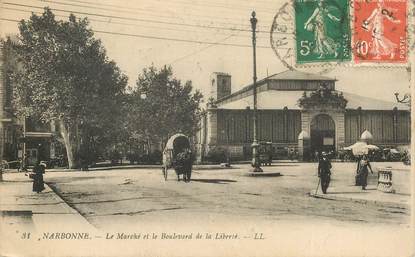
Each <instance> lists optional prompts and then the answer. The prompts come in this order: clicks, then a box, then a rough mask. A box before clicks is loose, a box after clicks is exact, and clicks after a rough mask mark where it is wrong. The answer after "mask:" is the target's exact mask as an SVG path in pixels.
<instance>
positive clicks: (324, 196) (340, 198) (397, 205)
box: [307, 190, 411, 210]
mask: <svg viewBox="0 0 415 257" xmlns="http://www.w3.org/2000/svg"><path fill="white" fill-rule="evenodd" d="M307 195H308V196H309V197H314V198H319V199H326V200H332V201H348V202H354V203H360V204H368V203H371V204H375V205H380V206H385V205H386V206H388V207H391V208H397V209H408V210H410V207H411V206H410V204H404V203H396V202H389V201H376V200H367V199H356V198H353V197H344V196H334V195H330V193H327V194H320V193H317V194H315V193H314V190H311V191H310V192H308V193H307Z"/></svg>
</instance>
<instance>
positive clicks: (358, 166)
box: [354, 156, 362, 186]
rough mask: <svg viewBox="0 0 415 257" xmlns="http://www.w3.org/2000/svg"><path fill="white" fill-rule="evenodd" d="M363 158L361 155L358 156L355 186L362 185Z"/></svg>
mask: <svg viewBox="0 0 415 257" xmlns="http://www.w3.org/2000/svg"><path fill="white" fill-rule="evenodd" d="M361 160H362V158H361V157H360V156H358V157H357V167H356V176H355V177H354V178H355V186H361V185H362V184H361V179H360V174H359V171H360V161H361Z"/></svg>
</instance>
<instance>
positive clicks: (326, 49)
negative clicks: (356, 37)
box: [294, 0, 351, 63]
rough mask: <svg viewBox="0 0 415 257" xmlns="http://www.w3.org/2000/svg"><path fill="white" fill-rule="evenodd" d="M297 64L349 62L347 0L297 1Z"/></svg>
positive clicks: (295, 6)
mask: <svg viewBox="0 0 415 257" xmlns="http://www.w3.org/2000/svg"><path fill="white" fill-rule="evenodd" d="M294 8H295V24H296V55H297V63H307V62H325V61H329V62H331V61H335V62H338V61H350V60H351V49H350V45H351V43H350V41H351V40H350V16H349V1H348V0H346V1H345V0H295V5H294Z"/></svg>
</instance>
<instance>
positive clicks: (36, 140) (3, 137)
mask: <svg viewBox="0 0 415 257" xmlns="http://www.w3.org/2000/svg"><path fill="white" fill-rule="evenodd" d="M9 40H11V41H9V42H8V43H5V41H1V42H0V120H1V123H0V142H1V143H0V145H1V146H0V155H1V156H2V160H4V161H7V162H8V163H10V166H17V165H19V163H18V161H19V160H22V159H23V158H26V164H28V165H34V164H35V162H36V160H37V159H39V160H42V161H47V162H49V161H50V160H51V159H54V158H55V157H56V156H57V155H59V154H63V153H64V152H65V151H64V149H62V143H61V142H59V140H58V139H57V137H55V135H56V133H57V132H59V128H56V126H55V125H54V124H49V123H47V124H45V123H42V122H40V121H37V120H35V119H33V118H30V117H16V116H15V115H14V114H13V110H12V97H13V85H12V82H11V77H10V74H11V73H12V72H13V69H15V68H16V67H17V65H18V64H17V59H16V58H15V55H14V53H13V51H12V50H11V48H10V45H7V44H10V43H12V42H13V39H9ZM23 153H25V155H24V154H23Z"/></svg>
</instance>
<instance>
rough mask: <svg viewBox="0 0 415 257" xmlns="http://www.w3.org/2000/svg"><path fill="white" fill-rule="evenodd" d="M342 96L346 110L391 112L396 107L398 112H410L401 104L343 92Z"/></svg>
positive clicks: (406, 106) (407, 107)
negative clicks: (360, 109)
mask: <svg viewBox="0 0 415 257" xmlns="http://www.w3.org/2000/svg"><path fill="white" fill-rule="evenodd" d="M343 96H344V97H345V98H346V99H347V100H348V102H347V106H346V109H357V108H359V107H362V109H363V110H392V109H393V108H395V107H396V108H398V110H408V111H409V110H410V108H409V106H408V105H406V104H403V103H398V102H389V101H384V100H379V99H375V98H371V97H366V96H361V95H356V94H352V93H347V92H343Z"/></svg>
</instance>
